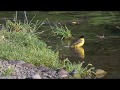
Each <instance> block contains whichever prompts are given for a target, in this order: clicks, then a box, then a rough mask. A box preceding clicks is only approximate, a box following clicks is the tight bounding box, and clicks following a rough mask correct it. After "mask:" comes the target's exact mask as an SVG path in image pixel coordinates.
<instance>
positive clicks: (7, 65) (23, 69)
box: [0, 59, 69, 79]
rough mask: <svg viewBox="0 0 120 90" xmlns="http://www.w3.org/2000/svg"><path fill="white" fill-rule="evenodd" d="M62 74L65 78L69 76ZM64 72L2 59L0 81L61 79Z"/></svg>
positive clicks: (0, 62)
mask: <svg viewBox="0 0 120 90" xmlns="http://www.w3.org/2000/svg"><path fill="white" fill-rule="evenodd" d="M62 72H63V75H64V76H65V77H68V76H69V75H68V73H67V71H65V70H62ZM62 72H58V71H57V70H53V69H50V68H47V67H45V66H39V67H36V66H34V65H33V64H30V63H26V62H24V61H22V60H9V61H7V60H1V59H0V79H61V78H62V77H63V75H62ZM65 74H66V75H65Z"/></svg>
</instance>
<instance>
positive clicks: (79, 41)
mask: <svg viewBox="0 0 120 90" xmlns="http://www.w3.org/2000/svg"><path fill="white" fill-rule="evenodd" d="M81 42H82V40H80V39H79V40H78V41H76V42H75V43H74V45H75V44H79V43H81Z"/></svg>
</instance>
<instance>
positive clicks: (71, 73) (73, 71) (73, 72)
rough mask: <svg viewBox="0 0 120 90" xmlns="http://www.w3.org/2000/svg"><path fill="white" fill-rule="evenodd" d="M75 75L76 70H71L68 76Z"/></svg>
mask: <svg viewBox="0 0 120 90" xmlns="http://www.w3.org/2000/svg"><path fill="white" fill-rule="evenodd" d="M76 73H78V71H77V70H72V72H70V73H69V74H70V75H72V76H73V75H74V74H76Z"/></svg>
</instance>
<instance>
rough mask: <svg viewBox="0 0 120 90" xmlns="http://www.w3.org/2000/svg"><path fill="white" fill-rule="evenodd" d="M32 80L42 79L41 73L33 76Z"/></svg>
mask: <svg viewBox="0 0 120 90" xmlns="http://www.w3.org/2000/svg"><path fill="white" fill-rule="evenodd" d="M32 79H42V78H41V76H40V75H39V73H36V74H35V75H33V76H32Z"/></svg>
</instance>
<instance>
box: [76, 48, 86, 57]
mask: <svg viewBox="0 0 120 90" xmlns="http://www.w3.org/2000/svg"><path fill="white" fill-rule="evenodd" d="M74 50H75V52H76V53H77V54H78V55H79V57H80V58H82V59H84V58H85V50H84V48H83V47H75V48H74Z"/></svg>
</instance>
